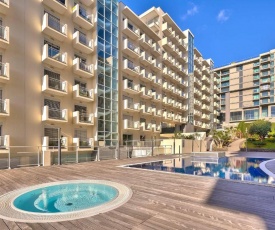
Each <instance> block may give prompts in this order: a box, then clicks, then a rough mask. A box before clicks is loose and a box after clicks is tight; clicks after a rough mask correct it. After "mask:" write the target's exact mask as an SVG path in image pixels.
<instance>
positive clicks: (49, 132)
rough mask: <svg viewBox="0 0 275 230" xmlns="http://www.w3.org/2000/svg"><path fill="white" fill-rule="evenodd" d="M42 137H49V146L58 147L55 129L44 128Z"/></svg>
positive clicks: (56, 130)
mask: <svg viewBox="0 0 275 230" xmlns="http://www.w3.org/2000/svg"><path fill="white" fill-rule="evenodd" d="M44 136H45V137H49V146H58V129H57V128H44Z"/></svg>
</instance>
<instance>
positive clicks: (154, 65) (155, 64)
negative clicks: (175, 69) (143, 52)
mask: <svg viewBox="0 0 275 230" xmlns="http://www.w3.org/2000/svg"><path fill="white" fill-rule="evenodd" d="M152 68H153V70H154V71H161V68H162V66H161V63H160V62H159V61H157V59H154V60H152Z"/></svg>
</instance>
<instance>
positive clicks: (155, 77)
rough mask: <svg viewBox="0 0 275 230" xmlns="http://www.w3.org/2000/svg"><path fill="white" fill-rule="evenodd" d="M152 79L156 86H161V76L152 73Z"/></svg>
mask: <svg viewBox="0 0 275 230" xmlns="http://www.w3.org/2000/svg"><path fill="white" fill-rule="evenodd" d="M152 80H153V83H154V84H156V85H158V86H162V79H161V78H158V77H157V76H156V75H153V76H152Z"/></svg>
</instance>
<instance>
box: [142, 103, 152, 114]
mask: <svg viewBox="0 0 275 230" xmlns="http://www.w3.org/2000/svg"><path fill="white" fill-rule="evenodd" d="M140 110H141V111H142V113H143V114H145V115H152V107H148V106H146V105H141V106H140Z"/></svg>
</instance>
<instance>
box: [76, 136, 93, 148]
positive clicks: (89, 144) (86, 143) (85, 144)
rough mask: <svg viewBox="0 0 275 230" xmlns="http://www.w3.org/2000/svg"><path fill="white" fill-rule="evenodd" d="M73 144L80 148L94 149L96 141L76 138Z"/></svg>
mask: <svg viewBox="0 0 275 230" xmlns="http://www.w3.org/2000/svg"><path fill="white" fill-rule="evenodd" d="M73 143H74V144H76V146H78V147H79V148H93V147H94V139H93V138H84V137H82V138H79V137H74V138H73Z"/></svg>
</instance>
